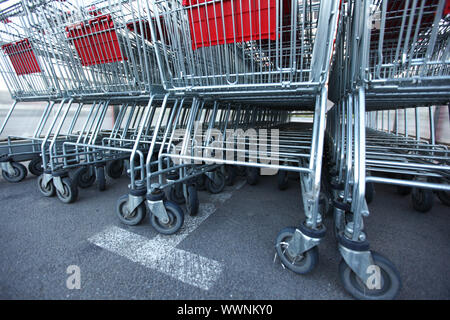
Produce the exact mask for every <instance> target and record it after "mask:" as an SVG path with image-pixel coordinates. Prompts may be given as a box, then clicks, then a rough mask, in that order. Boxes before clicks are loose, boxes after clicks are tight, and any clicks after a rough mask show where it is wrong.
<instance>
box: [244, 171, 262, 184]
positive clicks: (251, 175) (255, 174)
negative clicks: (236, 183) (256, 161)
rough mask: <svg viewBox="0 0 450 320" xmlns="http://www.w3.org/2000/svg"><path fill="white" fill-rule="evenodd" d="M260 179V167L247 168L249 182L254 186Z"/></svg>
mask: <svg viewBox="0 0 450 320" xmlns="http://www.w3.org/2000/svg"><path fill="white" fill-rule="evenodd" d="M258 180H259V168H252V167H249V168H247V183H248V184H249V185H251V186H254V185H255V184H257V183H258Z"/></svg>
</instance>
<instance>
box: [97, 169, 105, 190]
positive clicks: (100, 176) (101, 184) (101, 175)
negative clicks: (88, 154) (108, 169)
mask: <svg viewBox="0 0 450 320" xmlns="http://www.w3.org/2000/svg"><path fill="white" fill-rule="evenodd" d="M96 170H97V185H98V190H99V191H105V189H106V178H105V167H98V168H96Z"/></svg>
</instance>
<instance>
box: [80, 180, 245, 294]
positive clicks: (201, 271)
mask: <svg viewBox="0 0 450 320" xmlns="http://www.w3.org/2000/svg"><path fill="white" fill-rule="evenodd" d="M245 184H246V181H245V180H243V181H240V182H239V183H238V184H237V185H236V186H235V187H234V188H233V190H232V191H235V190H239V189H241V188H242V187H243V186H244V185H245ZM232 191H231V192H230V191H229V192H222V193H219V194H215V195H211V196H210V199H211V200H212V201H213V202H216V203H217V202H218V203H221V204H222V203H224V202H225V201H227V200H229V199H230V198H231V197H232ZM216 209H217V208H216V206H215V205H214V203H211V202H208V203H202V204H200V208H199V214H198V215H197V216H195V217H191V216H186V217H185V221H184V225H183V227H182V228H181V229H180V230H179V231H178V232H177V233H176V234H174V235H170V236H167V235H161V234H159V235H157V236H156V237H154V238H153V239H148V238H146V237H144V236H141V235H138V234H135V233H133V232H129V231H126V230H124V229H121V228H119V227H116V226H110V227H108V228H106V229H105V230H103V231H102V232H100V233H98V234H96V235H94V236H92V237H91V238H89V239H88V241H89V242H91V243H93V244H95V245H96V246H98V247H101V248H103V249H105V250H108V251H110V252H112V253H115V254H118V255H120V256H122V257H125V258H127V259H129V260H131V261H133V262H136V263H139V264H141V265H143V266H145V267H147V268H151V269H154V270H157V271H159V272H162V273H164V274H166V275H168V276H171V277H173V278H176V279H178V280H180V281H182V282H184V283H187V284H190V285H192V286H196V287H198V288H201V289H203V290H209V288H210V287H211V286H212V285H213V284H214V283H215V281H216V280H217V279H218V277H219V276H220V274H221V273H222V271H223V268H224V267H223V265H222V264H221V263H220V262H218V261H215V260H213V259H209V258H206V257H203V256H200V255H197V254H195V253H191V252H188V251H186V250H182V249H177V248H176V246H177V245H178V244H180V243H181V242H182V241H183V240H184V239H186V237H187V236H189V234H190V233H192V232H193V231H194V230H196V229H197V228H198V227H199V226H200V225H201V224H202V223H203V222H204V221H205V220H206V219H208V218H209V216H211V215H212V214H213V213H214V212H215V211H216Z"/></svg>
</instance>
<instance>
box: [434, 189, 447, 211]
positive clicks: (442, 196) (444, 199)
mask: <svg viewBox="0 0 450 320" xmlns="http://www.w3.org/2000/svg"><path fill="white" fill-rule="evenodd" d="M436 195H437V197H438V198H439V200H441V202H442V204H444V205H446V206H448V207H450V191H444V190H439V191H437V192H436Z"/></svg>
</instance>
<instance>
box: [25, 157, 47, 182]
mask: <svg viewBox="0 0 450 320" xmlns="http://www.w3.org/2000/svg"><path fill="white" fill-rule="evenodd" d="M28 171H30V172H31V173H32V174H33V175H35V176H37V177H39V176H40V175H41V174H43V173H44V169H43V168H42V158H40V157H36V158H33V160H31V161H30V162H29V163H28Z"/></svg>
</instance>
